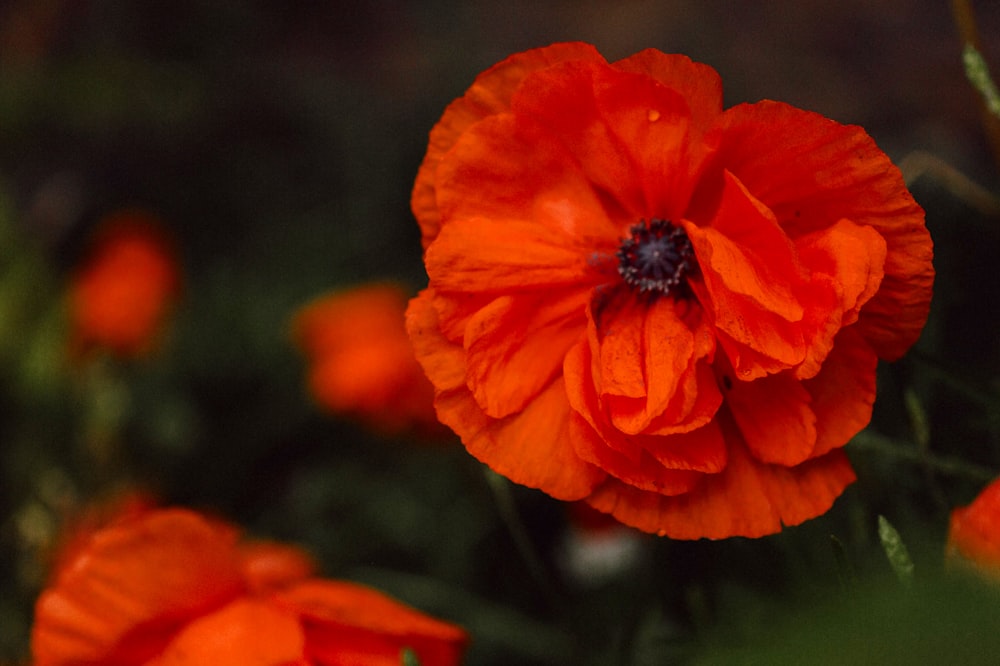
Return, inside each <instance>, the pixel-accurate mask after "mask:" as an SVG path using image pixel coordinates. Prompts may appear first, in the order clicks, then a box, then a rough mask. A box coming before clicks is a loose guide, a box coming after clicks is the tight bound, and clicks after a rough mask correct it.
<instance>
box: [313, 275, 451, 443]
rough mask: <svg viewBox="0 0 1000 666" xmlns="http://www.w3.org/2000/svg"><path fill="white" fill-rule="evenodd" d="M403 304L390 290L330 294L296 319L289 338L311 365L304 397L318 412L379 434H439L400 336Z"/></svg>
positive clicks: (402, 295)
mask: <svg viewBox="0 0 1000 666" xmlns="http://www.w3.org/2000/svg"><path fill="white" fill-rule="evenodd" d="M406 301H407V296H406V292H405V291H403V289H402V288H401V287H399V286H397V285H394V284H370V285H364V286H361V287H355V288H353V289H348V290H345V291H339V292H334V293H331V294H328V295H326V296H323V297H321V298H319V299H317V300H315V301H313V302H312V303H310V304H308V305H306V306H305V307H303V308H302V309H301V310H300V311H299V312H298V313H297V314H296V315H295V319H294V322H293V335H294V337H295V340H296V343H297V344H298V346H299V348H300V349H301V350H302V352H303V354H304V355H305V356H306V357H307V359H308V360H309V362H310V368H309V379H308V382H309V389H310V392H311V393H312V395H313V397H314V398H315V400H316V402H318V403H319V404H320V405H322V406H323V407H325V408H327V409H329V410H330V411H331V412H334V413H337V414H345V415H349V416H352V417H355V418H358V419H360V420H362V421H364V422H365V423H367V424H368V425H370V426H371V427H373V428H376V429H378V430H381V431H383V432H388V433H398V432H402V431H405V430H409V429H414V430H417V431H421V432H426V433H433V432H435V431H438V432H440V431H441V430H444V429H443V428H442V427H441V425H440V423H439V422H438V420H437V416H436V414H435V413H434V387H433V386H431V384H430V382H429V381H428V380H427V377H426V376H425V375H424V372H423V370H422V369H421V367H420V365H419V364H418V363H417V360H416V358H414V356H413V346H412V345H411V344H410V339H409V338H408V337H407V335H406V326H405V323H404V318H405V313H406Z"/></svg>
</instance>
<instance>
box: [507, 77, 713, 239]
mask: <svg viewBox="0 0 1000 666" xmlns="http://www.w3.org/2000/svg"><path fill="white" fill-rule="evenodd" d="M511 108H512V109H513V111H514V113H515V114H517V115H519V116H527V117H531V118H533V119H535V120H536V121H537V122H539V123H541V124H542V125H543V126H545V127H546V128H547V129H548V130H549V131H550V132H551V133H552V135H553V136H557V137H559V138H560V140H561V142H562V144H563V145H565V146H567V147H568V148H569V150H570V151H571V152H572V154H573V156H574V158H575V159H576V161H577V162H578V163H579V164H580V168H581V169H582V170H583V172H584V173H585V174H586V176H587V179H588V180H589V181H590V182H591V183H593V184H594V185H595V189H596V190H598V191H599V192H601V193H602V194H603V195H604V196H605V197H606V199H607V200H610V201H615V202H617V203H618V207H619V211H620V213H622V214H624V216H625V218H626V219H628V220H630V221H631V222H632V223H634V221H635V219H636V218H643V217H644V218H651V217H661V218H664V219H677V218H679V217H680V215H681V213H682V212H683V211H684V209H685V208H686V206H687V201H688V198H689V197H690V194H691V191H692V189H693V187H694V185H695V183H696V182H697V178H696V173H697V171H698V168H699V167H700V165H701V163H702V162H703V161H704V159H705V157H706V156H707V154H708V152H707V150H702V149H701V148H702V147H703V144H702V143H701V142H700V141H692V140H691V136H690V121H691V111H690V109H689V108H688V105H687V103H686V101H685V100H684V98H683V97H682V96H681V95H680V94H679V93H678V92H676V91H674V90H671V89H669V88H667V87H666V86H664V85H663V84H661V83H660V82H658V81H656V80H655V79H653V78H652V77H650V76H648V75H645V74H636V73H632V72H626V71H622V70H620V69H614V68H612V67H609V66H607V65H605V64H601V63H596V62H569V63H563V64H561V65H556V66H553V67H549V68H546V69H544V70H540V71H537V72H534V73H533V74H531V75H529V76H528V77H526V78H525V80H524V82H523V83H522V85H521V87H520V88H519V89H518V91H517V93H516V94H515V95H514V98H513V100H512V103H511Z"/></svg>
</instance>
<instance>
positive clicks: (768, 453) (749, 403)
mask: <svg viewBox="0 0 1000 666" xmlns="http://www.w3.org/2000/svg"><path fill="white" fill-rule="evenodd" d="M811 401H812V397H811V396H810V394H809V392H808V391H807V390H806V389H805V388H804V387H803V386H802V382H801V381H799V380H798V379H796V378H795V376H794V375H792V373H790V372H781V373H778V374H776V375H768V376H767V377H762V378H760V379H756V380H754V381H752V382H741V381H735V382H732V385H731V388H730V389H729V390H728V391H727V392H726V405H728V407H729V411H730V412H732V415H733V419H734V420H735V421H736V425H737V426H739V429H740V432H741V433H743V440H744V441H745V442H746V445H747V449H748V450H749V451H750V453H751V454H752V455H753V456H754V457H755V458H756V459H757V460H759V461H761V462H764V463H772V464H775V465H785V466H788V467H791V466H793V465H798V464H801V463H802V462H803V461H804V460H806V459H807V458H809V457H810V455H811V454H812V452H813V448H814V446H815V445H816V436H817V428H816V415H815V414H814V413H813V410H812V409H811V408H810V404H809V403H810V402H811Z"/></svg>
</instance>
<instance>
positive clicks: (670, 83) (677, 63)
mask: <svg viewBox="0 0 1000 666" xmlns="http://www.w3.org/2000/svg"><path fill="white" fill-rule="evenodd" d="M612 67H614V68H615V69H620V70H622V71H624V72H635V73H637V74H646V75H647V76H651V77H653V78H654V79H656V80H657V81H659V82H660V83H662V84H663V85H665V86H667V87H668V88H670V89H671V90H675V91H677V92H679V93H680V94H681V96H682V97H683V98H684V101H685V102H686V103H687V105H688V108H689V109H690V110H691V118H692V120H693V121H694V123H695V124H696V125H697V126H699V127H701V128H702V129H704V128H706V127H708V125H709V124H710V123H712V122H713V121H714V120H715V118H716V116H718V115H719V114H720V113H722V79H721V78H719V74H718V72H716V71H715V70H714V69H712V68H711V67H709V66H708V65H704V64H702V63H700V62H694V61H692V60H691V59H690V58H688V57H687V56H684V55H679V54H676V53H663V52H661V51H658V50H656V49H646V50H644V51H639V52H638V53H636V54H635V55H632V56H629V57H628V58H624V59H622V60H619V61H617V62H615V63H612Z"/></svg>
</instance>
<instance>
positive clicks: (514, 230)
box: [428, 113, 619, 280]
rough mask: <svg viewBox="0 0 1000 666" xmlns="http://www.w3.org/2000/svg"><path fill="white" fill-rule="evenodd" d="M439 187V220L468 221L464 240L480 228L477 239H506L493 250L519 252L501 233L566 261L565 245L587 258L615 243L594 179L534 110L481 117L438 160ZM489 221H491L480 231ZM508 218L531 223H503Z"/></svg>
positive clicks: (548, 257) (503, 253)
mask: <svg viewBox="0 0 1000 666" xmlns="http://www.w3.org/2000/svg"><path fill="white" fill-rule="evenodd" d="M526 155H530V156H531V159H525V156H526ZM437 187H438V195H437V199H438V206H439V208H440V213H441V220H442V222H441V224H442V225H449V224H467V225H471V227H470V228H469V229H467V230H465V234H463V235H460V236H458V239H459V242H463V241H467V240H468V238H470V237H469V235H468V234H470V233H471V234H476V233H478V234H479V237H478V241H477V242H476V243H474V244H472V245H483V246H488V245H489V244H490V242H491V240H492V238H493V237H495V238H496V239H497V242H498V243H500V244H501V245H500V247H499V250H498V253H497V254H496V255H492V256H494V257H495V256H498V255H500V256H503V257H505V258H506V259H507V260H510V261H516V260H517V257H516V256H512V255H511V254H510V253H509V251H507V250H509V246H508V245H505V244H504V241H503V240H502V239H503V237H504V236H506V235H507V234H508V233H510V234H515V235H516V236H515V238H518V239H521V238H525V237H527V238H528V239H530V242H531V243H532V247H530V248H528V250H529V251H530V252H532V253H538V252H541V253H543V254H542V256H543V258H545V261H546V264H549V263H550V262H553V261H554V262H555V265H557V266H562V265H563V264H564V263H565V261H566V258H565V256H564V254H563V253H562V252H560V251H559V248H560V247H563V248H564V251H565V249H576V250H578V251H579V256H580V257H582V259H583V260H586V258H587V257H588V256H590V254H592V253H594V252H601V251H606V252H608V253H610V254H613V253H614V252H615V250H617V248H618V233H619V232H618V226H617V225H614V224H612V223H611V222H610V221H609V218H608V215H607V213H606V212H605V209H604V206H603V204H602V202H601V200H600V198H599V196H598V195H597V193H596V192H595V191H594V184H593V183H592V182H590V181H588V179H587V177H586V174H585V173H584V171H583V170H582V167H581V165H580V164H579V163H578V162H577V161H576V159H575V158H574V156H573V154H572V153H571V152H570V150H569V149H567V147H566V146H564V145H563V144H562V143H560V141H559V140H558V139H557V138H556V137H555V136H553V134H552V132H551V131H550V130H548V129H547V128H545V127H542V126H541V125H539V124H538V123H537V122H536V121H534V120H533V119H531V118H526V117H523V116H517V115H514V114H510V113H507V114H501V115H498V116H492V117H490V118H487V119H486V120H483V121H481V122H479V123H477V124H476V125H475V126H474V127H472V128H471V129H469V130H468V131H467V132H465V134H463V135H462V137H461V138H460V139H459V140H458V142H457V143H456V144H455V146H454V147H453V148H452V149H451V150H450V151H449V152H448V154H447V155H446V156H445V157H444V158H443V159H442V160H441V164H440V166H439V167H438V176H437ZM488 221H492V222H493V226H485V227H483V229H484V232H482V233H480V232H479V231H477V230H478V229H480V226H479V225H481V224H486V223H487V222H488ZM506 221H520V222H524V223H530V224H525V225H521V226H513V227H511V228H510V229H508V230H505V227H506V224H505V222H506ZM533 225H534V226H535V227H536V228H533ZM486 232H489V233H491V234H492V236H486V235H485V233H486ZM456 233H458V232H456ZM547 235H551V238H550V239H548V238H547ZM439 240H441V238H440V236H439V237H438V240H437V241H435V243H434V244H436V243H437V242H438V241H439ZM454 242H455V241H453V243H452V246H451V247H452V248H453V249H454V248H455V246H454ZM465 245H469V244H468V243H467V242H466V243H465ZM428 249H430V247H429V248H428ZM457 249H458V250H459V251H461V250H462V249H463V248H461V247H460V248H457ZM469 249H472V248H471V247H470V248H469ZM473 251H476V250H473ZM479 251H483V252H486V251H487V249H486V248H483V249H481V250H479ZM448 254H450V253H448ZM439 277H440V276H439ZM431 279H432V280H433V279H434V276H431Z"/></svg>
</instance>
